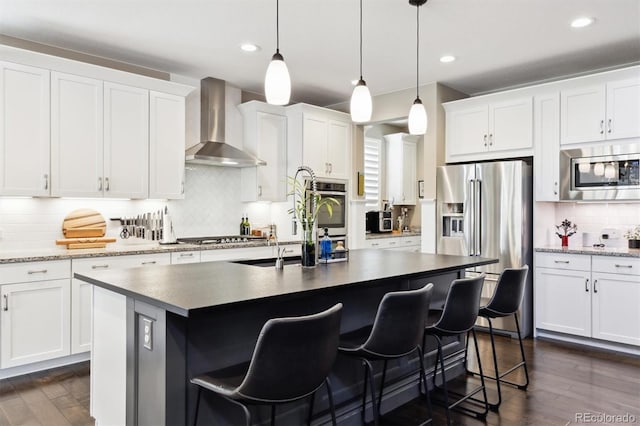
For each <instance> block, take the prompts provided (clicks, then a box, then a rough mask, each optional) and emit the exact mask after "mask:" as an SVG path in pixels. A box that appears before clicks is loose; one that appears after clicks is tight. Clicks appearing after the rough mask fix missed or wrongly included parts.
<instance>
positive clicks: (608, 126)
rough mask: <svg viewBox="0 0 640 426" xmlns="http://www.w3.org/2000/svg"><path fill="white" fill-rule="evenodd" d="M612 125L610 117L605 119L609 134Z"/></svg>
mask: <svg viewBox="0 0 640 426" xmlns="http://www.w3.org/2000/svg"><path fill="white" fill-rule="evenodd" d="M612 131H613V126H612V125H611V119H609V120H607V133H609V134H611V132H612Z"/></svg>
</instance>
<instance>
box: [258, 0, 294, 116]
mask: <svg viewBox="0 0 640 426" xmlns="http://www.w3.org/2000/svg"><path fill="white" fill-rule="evenodd" d="M279 1H280V0H276V53H274V54H273V57H272V58H271V63H269V67H268V68H267V74H266V75H265V77H264V94H265V97H266V98H267V103H269V104H271V105H286V104H288V103H289V98H290V97H291V77H289V70H288V69H287V64H285V63H284V58H283V57H282V55H281V54H280V19H279V12H280V10H279V6H280V4H279Z"/></svg>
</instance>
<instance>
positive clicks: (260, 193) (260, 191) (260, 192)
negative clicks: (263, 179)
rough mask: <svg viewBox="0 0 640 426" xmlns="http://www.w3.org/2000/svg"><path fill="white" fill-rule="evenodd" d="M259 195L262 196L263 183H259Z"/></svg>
mask: <svg viewBox="0 0 640 426" xmlns="http://www.w3.org/2000/svg"><path fill="white" fill-rule="evenodd" d="M258 197H262V185H258Z"/></svg>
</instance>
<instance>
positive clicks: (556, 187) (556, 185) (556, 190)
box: [553, 181, 558, 195]
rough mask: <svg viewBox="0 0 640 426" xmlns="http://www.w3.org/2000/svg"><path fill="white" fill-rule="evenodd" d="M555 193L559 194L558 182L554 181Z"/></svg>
mask: <svg viewBox="0 0 640 426" xmlns="http://www.w3.org/2000/svg"><path fill="white" fill-rule="evenodd" d="M553 195H558V182H557V181H556V182H553Z"/></svg>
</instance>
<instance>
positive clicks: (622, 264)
mask: <svg viewBox="0 0 640 426" xmlns="http://www.w3.org/2000/svg"><path fill="white" fill-rule="evenodd" d="M591 274H592V279H593V295H592V298H593V299H592V301H593V302H592V303H593V305H592V315H593V322H592V327H593V328H592V335H593V337H595V338H597V339H603V340H609V341H613V342H618V343H626V344H629V345H640V310H639V309H638V306H639V305H640V259H634V258H623V257H606V256H593V265H592V273H591Z"/></svg>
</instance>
